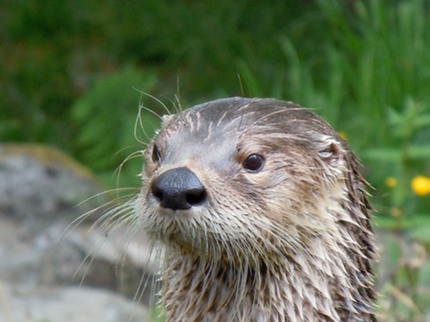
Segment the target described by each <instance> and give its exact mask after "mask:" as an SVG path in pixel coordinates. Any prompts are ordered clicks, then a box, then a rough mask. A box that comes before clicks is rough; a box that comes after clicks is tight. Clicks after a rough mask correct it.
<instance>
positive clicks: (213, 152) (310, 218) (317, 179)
mask: <svg viewBox="0 0 430 322" xmlns="http://www.w3.org/2000/svg"><path fill="white" fill-rule="evenodd" d="M364 184H365V182H364V180H363V179H362V178H361V177H360V175H359V174H358V172H357V161H356V159H355V157H354V156H353V154H352V152H351V151H350V150H349V148H348V147H347V146H346V144H345V143H344V142H343V140H342V139H341V138H339V136H338V135H337V134H336V132H335V131H334V130H333V129H332V128H331V127H330V126H329V125H328V124H327V123H325V122H324V121H323V120H321V119H320V118H319V117H317V116H316V115H314V114H313V113H312V112H310V111H308V110H306V109H304V108H302V107H300V106H297V105H295V104H293V103H290V102H283V101H277V100H273V99H245V98H229V99H223V100H217V101H212V102H208V103H205V104H202V105H198V106H196V107H194V108H191V109H189V110H185V111H183V112H181V113H179V114H177V115H171V116H167V117H165V118H164V119H163V125H162V128H161V130H160V131H159V132H158V134H157V135H156V137H155V139H154V140H153V141H152V142H151V143H150V145H149V146H148V148H147V150H146V153H145V168H144V171H143V188H142V193H141V198H139V199H138V200H139V204H138V214H139V216H141V217H140V221H141V224H142V226H143V227H144V229H145V231H146V232H147V234H148V235H149V236H150V238H152V240H154V241H157V242H159V243H160V244H161V245H163V247H164V248H165V249H166V254H167V255H166V256H167V257H166V266H167V268H166V272H167V273H166V274H165V277H164V278H163V279H164V281H165V282H166V283H167V284H168V285H169V287H167V289H165V290H164V299H165V300H166V301H167V302H168V301H169V300H172V301H176V302H178V303H180V302H181V299H180V298H178V297H177V296H176V295H174V294H173V293H172V292H173V291H172V290H169V288H175V289H176V290H177V289H178V288H179V289H181V290H182V292H183V293H184V294H186V293H187V292H188V294H189V295H190V296H191V297H192V295H191V294H193V293H196V292H198V291H197V290H199V292H200V293H201V294H200V295H199V297H200V298H201V299H203V298H205V296H203V293H204V292H205V290H203V286H202V285H206V287H207V288H209V289H210V290H211V291H207V292H208V294H209V293H210V294H212V297H213V296H214V295H213V293H214V292H215V291H214V289H217V290H218V291H219V292H222V291H220V290H222V288H219V287H218V286H219V285H218V284H220V283H221V284H222V283H223V281H224V282H226V281H225V280H228V278H227V277H226V276H230V275H232V276H234V275H236V278H237V279H238V280H239V282H238V283H239V284H240V285H241V286H240V285H239V284H238V285H236V284H234V282H232V281H227V282H226V283H228V285H229V286H228V287H230V288H233V289H234V288H235V286H233V285H236V288H240V290H237V289H236V290H235V291H236V292H239V293H237V294H242V295H241V296H239V297H240V299H236V300H235V302H234V305H231V307H233V306H236V307H240V306H241V305H242V304H241V303H242V302H243V303H245V302H246V301H248V302H249V303H248V304H249V305H248V306H250V307H253V308H252V309H248V311H247V312H248V313H246V314H251V316H254V317H255V316H258V317H264V316H265V315H264V314H269V315H270V316H272V315H271V313H267V312H270V311H271V310H273V309H276V310H278V311H279V312H287V311H289V312H290V313H289V314H290V317H291V318H292V316H291V314H297V317H298V318H300V316H302V317H303V314H305V313H303V310H306V305H308V306H309V307H310V308H309V310H310V311H311V312H313V313H312V314H313V315H309V316H315V318H321V316H325V317H326V316H330V317H333V319H334V320H337V319H339V318H340V317H342V316H346V315H345V314H349V312H361V313H362V312H370V311H371V308H370V306H371V304H370V303H369V301H368V299H367V297H366V296H364V295H362V294H361V293H363V292H368V291H369V290H370V285H371V282H370V281H365V279H363V278H362V276H365V277H366V278H367V279H368V276H370V275H371V272H370V268H369V262H368V260H369V258H371V257H372V254H373V249H372V247H371V231H370V226H369V218H368V214H367V210H368V208H369V207H368V204H367V202H366V199H365V195H364V189H363V185H364ZM369 240H370V241H369ZM184 263H187V264H184ZM169 266H170V268H169ZM185 266H187V267H185ZM172 267H174V268H172ZM169 269H170V275H169ZM181 270H182V271H181ZM199 271H201V272H199ZM209 271H210V272H209ZM227 272H228V273H227ZM178 273H179V275H180V276H181V278H184V279H186V278H185V277H186V276H187V274H188V275H192V276H193V278H194V282H193V281H191V280H190V283H191V284H193V283H194V284H196V283H197V282H195V279H199V278H200V279H201V280H202V281H200V282H198V283H200V284H199V285H200V286H199V287H197V286H193V287H191V286H189V287H188V289H187V286H186V285H185V284H184V283H183V281H178V282H172V277H173V276H174V275H175V274H176V275H177V274H178ZM210 276H212V277H210ZM216 276H221V277H220V278H217V277H216ZM275 276H277V277H279V280H278V281H277V282H275V281H274V282H273V283H277V284H278V286H277V287H279V288H280V289H279V291H278V293H279V294H278V295H279V297H280V298H284V299H287V298H288V296H291V294H298V295H297V296H298V297H300V298H301V300H300V301H299V302H300V304H297V303H291V302H294V301H293V300H290V301H288V300H285V302H289V303H286V304H282V303H279V304H277V303H278V302H276V301H275V300H273V299H270V295H267V294H266V295H264V299H261V302H262V303H263V302H264V303H266V304H267V306H268V307H266V308H265V309H262V308H261V307H260V308H259V309H260V311H258V310H259V309H258V305H255V303H257V302H258V301H260V300H259V299H257V298H256V297H255V296H254V295H252V296H251V295H246V291H245V290H244V289H243V288H246V287H245V285H248V284H249V287H250V288H256V289H257V292H258V289H260V290H261V291H262V293H264V291H263V290H267V288H268V287H267V286H265V283H267V281H268V280H271V279H273V278H275ZM176 279H177V277H176ZM354 280H355V282H354ZM175 283H176V284H175ZM214 283H218V284H217V285H218V286H217V287H215V286H214V285H213V284H214ZM191 284H190V285H191ZM194 284H193V285H194ZM312 284H314V285H312ZM354 284H360V285H359V286H357V287H358V288H356V289H355V290H353V288H354V287H355V285H354ZM273 287H274V289H276V287H275V286H273ZM286 289H289V290H288V291H286ZM311 290H312V291H311ZM362 291H363V292H362ZM240 292H242V293H240ZM270 292H274V291H273V289H272V290H270ZM285 292H286V293H285ZM284 293H285V294H284ZM288 294H289V295H288ZM306 294H307V295H306ZM175 296H176V297H175ZM207 296H208V297H209V295H207ZM233 297H234V295H233V296H231V298H233ZM363 297H366V300H365V301H361V299H362V298H363ZM368 297H369V298H372V294H371V291H369V296H368ZM303 299H305V300H303ZM182 301H185V302H186V303H188V304H184V303H185V302H183V304H182V307H181V305H179V306H178V307H177V308H176V309H171V310H170V311H171V312H170V313H171V315H170V316H172V317H173V316H176V317H177V316H178V314H179V315H180V314H182V317H184V318H185V317H186V318H188V319H189V318H196V317H197V316H198V315H197V313H194V315H192V314H190V315H186V314H185V313H184V312H191V311H192V309H191V307H192V306H198V305H200V307H199V308H198V310H197V311H196V312H200V313H199V314H201V312H205V310H204V309H202V307H201V306H202V305H203V304H202V303H203V302H201V303H200V302H198V301H199V300H198V299H196V300H195V301H194V302H193V301H192V300H190V299H189V298H188V299H186V300H185V299H184V298H182ZM241 301H242V302H241ZM278 301H280V299H278ZM303 301H304V302H303ZM191 302H192V303H194V304H190V303H191ZM224 302H225V301H224ZM308 302H309V303H308ZM323 302H324V303H323ZM198 303H200V304H198ZM217 303H218V302H217ZM220 303H221V302H219V303H218V304H219V308H218V309H217V308H216V307H217V306H216V305H215V304H214V303H211V305H209V306H207V307H208V308H207V310H206V313H207V314H209V313H208V312H209V311H210V310H215V311H216V310H219V312H221V311H223V310H222V309H221V307H222V308H224V309H225V307H228V305H227V304H225V303H224V304H223V305H222V303H221V304H220ZM303 303H306V305H305V304H303ZM169 305H170V306H169ZM169 305H168V307H170V308H172V307H176V306H175V305H176V304H172V303H171V304H169ZM277 305H281V306H282V308H277V307H276V308H275V306H277ZM327 305H328V306H330V305H331V307H332V308H331V309H330V308H327ZM263 306H264V305H263ZM299 306H301V308H299ZM210 307H212V309H210ZM181 308H182V313H178V312H181ZM185 308H186V309H185ZM291 308H292V309H291ZM253 310H254V311H253ZM291 310H292V311H291ZM168 311H169V310H168ZM236 311H240V310H237V309H236ZM244 312H245V311H243V312H242V313H238V315H235V316H234V317H235V318H237V317H239V316H243V317H244V316H245V315H246V314H245V313H244ZM262 312H266V313H262ZM291 312H293V313H291ZM294 312H295V313H294ZM345 312H346V313H345ZM361 313H360V314H361ZM240 314H242V315H240ZM282 314H284V313H282ZM282 314H281V315H279V316H280V319H281V317H282V316H284V315H282ZM285 314H286V313H285ZM366 314H367V313H366ZM220 316H221V315H220ZM223 316H224V317H232V316H233V315H228V314H227V313H225V315H223ZM273 316H274V315H273ZM273 316H272V317H273ZM212 318H215V315H214V316H212ZM263 320H264V319H263Z"/></svg>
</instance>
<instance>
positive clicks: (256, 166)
mask: <svg viewBox="0 0 430 322" xmlns="http://www.w3.org/2000/svg"><path fill="white" fill-rule="evenodd" d="M263 166H264V158H263V157H262V156H261V155H259V154H251V155H250V156H248V157H247V158H246V160H245V161H243V167H244V168H245V169H246V170H248V171H249V172H258V171H260V170H261V169H263Z"/></svg>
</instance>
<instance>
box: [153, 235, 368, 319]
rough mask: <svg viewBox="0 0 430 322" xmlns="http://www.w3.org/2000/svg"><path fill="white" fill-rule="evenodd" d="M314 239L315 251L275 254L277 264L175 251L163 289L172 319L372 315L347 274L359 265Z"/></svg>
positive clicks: (168, 262)
mask: <svg viewBox="0 0 430 322" xmlns="http://www.w3.org/2000/svg"><path fill="white" fill-rule="evenodd" d="M313 243H314V246H315V247H313V249H311V250H310V252H309V253H310V254H311V253H314V254H315V256H314V257H312V258H310V257H309V256H299V255H297V254H294V253H290V254H288V255H285V256H283V257H282V258H278V259H273V261H271V267H267V266H266V265H265V264H264V263H262V264H261V265H257V266H258V267H256V266H252V267H251V266H249V265H247V264H244V263H232V262H224V263H223V262H222V261H214V260H211V259H203V258H202V257H195V256H192V255H190V254H182V255H181V256H178V254H175V256H171V257H170V258H169V259H168V260H167V261H166V263H167V266H166V267H167V269H166V270H165V271H164V273H163V275H162V280H163V288H162V290H161V296H162V300H163V303H164V304H165V309H166V314H167V321H223V322H225V321H354V320H355V321H357V320H363V319H364V320H366V321H368V320H369V321H370V320H372V317H371V316H373V315H372V313H371V308H370V307H369V305H367V303H364V305H363V303H358V304H357V303H354V298H355V296H354V294H353V292H352V287H351V281H349V280H347V279H346V278H345V276H348V274H345V272H348V271H356V270H357V268H355V267H352V266H354V265H350V266H345V265H346V264H345V263H348V262H351V259H350V258H348V259H347V258H345V256H343V255H341V254H339V253H338V254H334V253H328V252H327V251H326V250H325V249H323V248H321V246H320V245H321V244H322V243H323V242H321V240H317V239H316V240H315V241H314V242H313ZM309 246H311V245H308V247H309ZM343 254H344V253H343ZM327 256H330V257H331V258H330V260H328V258H327ZM306 258H310V260H309V261H306ZM273 263H276V264H273ZM202 267H204V268H205V269H202ZM334 289H336V290H338V292H339V294H336V295H337V296H338V299H337V298H336V295H335V296H333V290H334ZM339 290H340V291H339ZM367 314H369V315H368V316H369V318H367V319H366V316H367ZM250 317H253V319H252V320H250Z"/></svg>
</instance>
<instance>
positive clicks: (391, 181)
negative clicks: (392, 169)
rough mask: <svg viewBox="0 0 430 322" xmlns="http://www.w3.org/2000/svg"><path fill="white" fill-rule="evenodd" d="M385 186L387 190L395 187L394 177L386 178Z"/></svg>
mask: <svg viewBox="0 0 430 322" xmlns="http://www.w3.org/2000/svg"><path fill="white" fill-rule="evenodd" d="M385 185H386V186H387V187H389V188H393V187H395V186H396V185H397V180H396V178H394V177H388V178H387V179H385Z"/></svg>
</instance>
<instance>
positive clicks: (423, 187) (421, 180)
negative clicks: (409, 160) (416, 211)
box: [411, 176, 430, 196]
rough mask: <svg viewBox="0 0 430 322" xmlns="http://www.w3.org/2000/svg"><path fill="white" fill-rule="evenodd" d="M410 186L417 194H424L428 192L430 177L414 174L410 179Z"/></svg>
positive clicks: (429, 189)
mask: <svg viewBox="0 0 430 322" xmlns="http://www.w3.org/2000/svg"><path fill="white" fill-rule="evenodd" d="M411 188H412V190H413V191H414V192H415V193H416V194H417V195H418V196H425V195H426V194H428V193H430V178H428V177H425V176H416V177H414V178H413V179H412V181H411Z"/></svg>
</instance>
